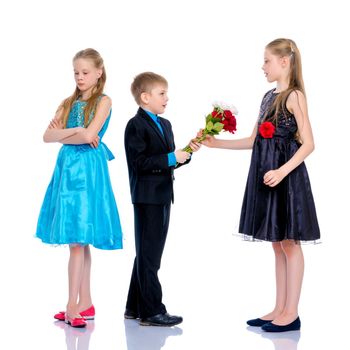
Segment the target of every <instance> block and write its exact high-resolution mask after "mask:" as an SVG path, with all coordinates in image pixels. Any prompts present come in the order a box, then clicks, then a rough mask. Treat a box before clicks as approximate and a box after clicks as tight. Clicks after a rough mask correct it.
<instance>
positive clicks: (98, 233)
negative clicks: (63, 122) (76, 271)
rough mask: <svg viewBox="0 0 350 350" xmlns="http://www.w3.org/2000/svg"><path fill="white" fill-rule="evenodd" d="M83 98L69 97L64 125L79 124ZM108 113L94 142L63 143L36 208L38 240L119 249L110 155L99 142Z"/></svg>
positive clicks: (119, 240)
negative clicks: (109, 168) (91, 144)
mask: <svg viewBox="0 0 350 350" xmlns="http://www.w3.org/2000/svg"><path fill="white" fill-rule="evenodd" d="M85 106H86V102H85V101H79V100H77V101H75V102H74V104H73V106H72V109H71V111H70V113H69V117H68V122H67V128H73V127H78V126H80V127H83V126H84V108H85ZM109 120H110V115H109V116H108V118H107V119H106V121H105V123H104V125H103V127H102V129H101V131H100V132H99V136H100V144H99V146H98V147H97V148H96V149H95V148H92V147H91V146H90V145H88V144H82V145H63V146H62V147H61V149H60V151H59V153H58V158H57V162H56V166H55V169H54V173H53V176H52V179H51V182H50V184H49V186H48V188H47V191H46V195H45V198H44V202H43V205H42V207H41V211H40V215H39V219H38V225H37V230H36V236H37V237H38V238H40V239H41V240H42V241H43V242H44V243H48V244H53V245H60V244H79V245H87V244H91V245H92V246H94V247H96V248H99V249H108V250H111V249H121V248H122V229H121V225H120V220H119V214H118V209H117V205H116V201H115V198H114V194H113V190H112V185H111V181H110V177H109V171H108V164H107V161H109V160H112V159H114V156H113V154H112V153H111V152H110V150H109V149H108V148H107V146H106V145H105V144H104V143H103V142H101V141H102V137H103V135H104V133H105V132H106V130H107V127H108V123H109Z"/></svg>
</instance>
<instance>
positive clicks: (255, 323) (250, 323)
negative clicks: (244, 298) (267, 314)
mask: <svg viewBox="0 0 350 350" xmlns="http://www.w3.org/2000/svg"><path fill="white" fill-rule="evenodd" d="M269 322H272V320H270V321H269V320H262V319H261V318H254V319H253V320H249V321H247V325H248V326H252V327H261V326H263V325H264V324H266V323H269Z"/></svg>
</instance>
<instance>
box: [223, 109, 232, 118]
mask: <svg viewBox="0 0 350 350" xmlns="http://www.w3.org/2000/svg"><path fill="white" fill-rule="evenodd" d="M224 116H225V118H227V119H230V118H232V117H233V114H232V112H231V111H229V110H228V109H225V110H224Z"/></svg>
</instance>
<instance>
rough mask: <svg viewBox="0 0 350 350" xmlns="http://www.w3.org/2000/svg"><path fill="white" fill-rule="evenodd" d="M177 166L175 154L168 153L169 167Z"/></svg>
mask: <svg viewBox="0 0 350 350" xmlns="http://www.w3.org/2000/svg"><path fill="white" fill-rule="evenodd" d="M175 165H176V157H175V153H174V152H171V153H168V166H169V167H171V166H175Z"/></svg>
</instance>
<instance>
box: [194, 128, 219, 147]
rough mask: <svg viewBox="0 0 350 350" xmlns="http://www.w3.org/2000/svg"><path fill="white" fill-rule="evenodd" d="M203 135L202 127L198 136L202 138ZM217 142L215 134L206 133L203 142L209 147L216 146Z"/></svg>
mask: <svg viewBox="0 0 350 350" xmlns="http://www.w3.org/2000/svg"><path fill="white" fill-rule="evenodd" d="M202 136H203V129H200V130H199V131H198V133H197V137H198V138H200V137H202ZM215 142H216V138H215V136H212V135H206V137H205V139H204V140H203V141H202V142H201V143H202V144H203V145H204V146H207V147H214V144H215Z"/></svg>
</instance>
